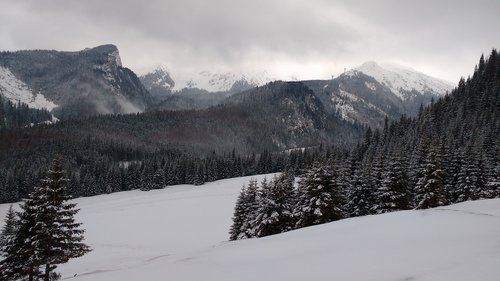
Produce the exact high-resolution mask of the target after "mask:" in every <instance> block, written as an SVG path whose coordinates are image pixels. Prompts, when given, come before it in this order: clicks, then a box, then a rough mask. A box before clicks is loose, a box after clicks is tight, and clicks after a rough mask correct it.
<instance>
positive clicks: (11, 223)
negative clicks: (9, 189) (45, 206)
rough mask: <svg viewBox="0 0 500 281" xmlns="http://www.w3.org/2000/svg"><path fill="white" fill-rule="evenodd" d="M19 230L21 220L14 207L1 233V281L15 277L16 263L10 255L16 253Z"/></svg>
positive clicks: (10, 209) (8, 214) (9, 212)
mask: <svg viewBox="0 0 500 281" xmlns="http://www.w3.org/2000/svg"><path fill="white" fill-rule="evenodd" d="M18 229H19V218H18V215H17V213H16V212H14V209H13V207H12V205H10V207H9V211H8V212H7V215H6V217H5V225H4V227H3V228H2V232H1V233H0V258H1V257H4V258H5V259H3V260H2V259H0V260H2V261H1V262H0V280H9V278H10V277H12V276H13V273H14V272H13V271H12V270H13V268H14V267H15V262H14V261H13V260H12V259H11V258H9V255H10V253H13V252H14V251H15V239H16V235H17V232H18Z"/></svg>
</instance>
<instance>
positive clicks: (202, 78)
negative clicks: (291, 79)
mask: <svg viewBox="0 0 500 281" xmlns="http://www.w3.org/2000/svg"><path fill="white" fill-rule="evenodd" d="M140 79H141V82H142V83H143V85H144V86H145V87H146V89H147V90H148V91H149V92H150V93H151V94H152V95H153V97H154V98H155V100H156V102H155V105H154V106H153V107H152V110H189V109H204V108H208V107H210V106H215V105H218V104H221V103H222V102H223V101H224V100H225V99H226V98H228V97H230V96H231V95H233V94H235V93H239V92H242V91H245V90H249V89H251V88H254V87H257V86H261V85H264V84H266V83H268V82H269V81H271V79H270V78H269V76H268V74H267V72H265V71H264V72H261V73H252V74H236V73H232V72H226V73H214V72H210V71H201V72H198V73H194V74H192V75H191V76H189V77H187V78H184V79H178V80H174V79H173V78H172V75H171V74H170V73H169V72H168V71H167V70H166V68H165V67H157V68H156V69H154V70H153V71H152V72H150V73H148V74H146V75H143V76H140Z"/></svg>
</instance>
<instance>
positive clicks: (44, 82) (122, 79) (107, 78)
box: [0, 45, 152, 118]
mask: <svg viewBox="0 0 500 281" xmlns="http://www.w3.org/2000/svg"><path fill="white" fill-rule="evenodd" d="M0 89H1V91H2V95H3V96H4V97H6V98H8V99H10V100H12V101H17V100H19V101H22V102H25V103H27V104H28V105H30V106H33V107H38V108H40V107H42V108H46V109H48V110H52V113H53V114H54V115H56V116H58V117H60V118H67V117H77V116H78V117H82V116H90V115H96V114H116V113H133V112H142V111H144V110H145V109H146V108H147V107H148V106H149V105H150V104H151V102H152V99H151V96H150V94H149V93H148V91H147V90H146V89H145V88H144V86H143V85H142V84H141V82H140V81H139V79H138V77H137V76H136V75H135V74H134V73H133V72H132V71H131V70H130V69H128V68H125V67H123V66H122V64H121V59H120V55H119V52H118V49H117V47H116V46H114V45H102V46H98V47H95V48H91V49H85V50H83V51H78V52H60V51H53V50H32V51H17V52H0Z"/></svg>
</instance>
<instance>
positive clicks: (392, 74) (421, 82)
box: [347, 61, 454, 100]
mask: <svg viewBox="0 0 500 281" xmlns="http://www.w3.org/2000/svg"><path fill="white" fill-rule="evenodd" d="M356 72H362V73H364V74H366V75H368V76H371V77H373V78H374V79H375V80H377V81H378V82H379V83H380V84H382V85H385V86H387V87H388V88H389V89H390V90H391V91H392V92H393V93H395V94H396V95H397V96H399V97H400V98H401V99H403V100H404V99H407V98H410V97H411V96H409V95H408V93H405V92H411V91H412V90H415V91H417V92H419V93H431V94H434V95H439V96H442V95H444V94H446V93H447V92H449V91H451V90H452V89H453V88H454V85H453V84H452V83H450V82H447V81H444V80H441V79H437V78H434V77H431V76H428V75H426V74H423V73H421V72H418V71H416V70H414V69H412V68H409V67H404V66H400V65H395V64H377V63H376V62H373V61H370V62H366V63H364V64H362V65H361V66H359V67H357V68H355V69H353V70H350V71H348V72H347V75H349V76H353V75H356ZM367 87H368V85H367ZM369 88H370V87H369Z"/></svg>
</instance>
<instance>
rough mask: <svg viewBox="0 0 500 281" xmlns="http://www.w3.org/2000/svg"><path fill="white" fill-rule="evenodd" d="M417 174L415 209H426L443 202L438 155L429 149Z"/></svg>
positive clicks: (441, 172) (442, 182) (441, 177)
mask: <svg viewBox="0 0 500 281" xmlns="http://www.w3.org/2000/svg"><path fill="white" fill-rule="evenodd" d="M420 171H421V172H419V173H418V174H419V175H421V178H420V179H418V181H417V184H416V186H415V206H416V208H417V209H428V208H434V207H438V206H442V205H444V204H445V202H446V201H445V197H444V181H443V174H444V173H443V170H442V169H441V164H440V155H439V154H438V153H436V152H434V151H433V150H431V151H429V153H428V154H427V157H426V158H425V159H424V161H423V163H422V165H421V167H420Z"/></svg>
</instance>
